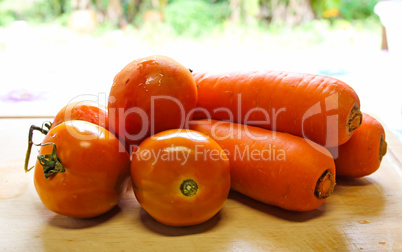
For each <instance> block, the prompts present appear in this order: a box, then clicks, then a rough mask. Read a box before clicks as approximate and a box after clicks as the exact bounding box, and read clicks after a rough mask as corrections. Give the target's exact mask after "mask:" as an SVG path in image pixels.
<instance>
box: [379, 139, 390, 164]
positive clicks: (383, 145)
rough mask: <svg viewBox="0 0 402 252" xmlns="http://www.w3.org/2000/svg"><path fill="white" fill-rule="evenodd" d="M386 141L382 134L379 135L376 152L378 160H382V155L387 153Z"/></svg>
mask: <svg viewBox="0 0 402 252" xmlns="http://www.w3.org/2000/svg"><path fill="white" fill-rule="evenodd" d="M387 146H388V144H387V142H386V141H385V139H384V136H381V140H380V150H379V152H378V158H379V159H380V162H381V160H382V157H384V156H385V154H387Z"/></svg>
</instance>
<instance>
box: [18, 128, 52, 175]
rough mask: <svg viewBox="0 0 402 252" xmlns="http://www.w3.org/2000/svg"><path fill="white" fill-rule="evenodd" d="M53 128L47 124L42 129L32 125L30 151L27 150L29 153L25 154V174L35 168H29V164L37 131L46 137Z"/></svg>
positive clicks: (29, 142)
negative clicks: (34, 135)
mask: <svg viewBox="0 0 402 252" xmlns="http://www.w3.org/2000/svg"><path fill="white" fill-rule="evenodd" d="M51 126H52V124H51V123H49V122H45V123H43V124H42V127H38V126H35V125H31V127H30V128H29V133H28V149H27V152H26V154H25V164H24V170H25V172H28V171H30V170H31V169H32V168H33V166H32V167H31V168H28V163H29V157H30V156H31V150H32V145H34V143H33V141H32V138H33V133H34V131H35V130H37V131H39V132H41V133H42V134H44V135H46V134H47V133H48V132H49V129H50V127H51ZM35 145H36V146H39V145H40V144H35Z"/></svg>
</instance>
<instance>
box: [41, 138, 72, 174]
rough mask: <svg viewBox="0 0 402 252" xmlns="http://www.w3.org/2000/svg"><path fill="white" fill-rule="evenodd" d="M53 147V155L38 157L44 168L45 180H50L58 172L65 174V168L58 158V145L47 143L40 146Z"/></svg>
mask: <svg viewBox="0 0 402 252" xmlns="http://www.w3.org/2000/svg"><path fill="white" fill-rule="evenodd" d="M46 145H53V150H52V153H51V154H45V155H38V160H39V163H40V164H41V165H42V166H43V174H45V178H49V177H51V176H52V175H54V174H56V173H58V172H65V171H66V170H65V169H64V166H63V165H62V164H61V162H60V160H59V158H58V157H57V154H56V151H57V148H56V144H55V143H45V144H41V145H40V146H46Z"/></svg>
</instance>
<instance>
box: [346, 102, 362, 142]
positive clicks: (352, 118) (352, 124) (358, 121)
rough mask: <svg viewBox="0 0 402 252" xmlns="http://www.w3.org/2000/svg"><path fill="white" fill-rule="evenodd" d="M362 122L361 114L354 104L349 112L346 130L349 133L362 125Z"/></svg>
mask: <svg viewBox="0 0 402 252" xmlns="http://www.w3.org/2000/svg"><path fill="white" fill-rule="evenodd" d="M362 122H363V114H362V112H361V111H360V109H359V108H358V107H357V106H354V107H353V108H352V110H351V111H350V114H349V120H348V131H349V135H351V134H352V133H353V131H354V130H355V129H357V128H359V127H360V125H362Z"/></svg>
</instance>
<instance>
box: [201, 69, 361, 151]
mask: <svg viewBox="0 0 402 252" xmlns="http://www.w3.org/2000/svg"><path fill="white" fill-rule="evenodd" d="M193 77H194V79H195V81H196V83H197V85H198V104H197V106H198V108H197V111H196V112H195V113H194V119H205V118H212V119H217V120H229V121H233V122H237V123H243V124H248V125H253V126H258V127H262V128H266V129H270V130H276V131H281V132H286V133H290V134H293V135H297V136H301V137H305V138H308V139H310V140H312V141H315V142H317V143H319V144H321V145H324V146H326V147H332V146H338V145H340V144H343V143H345V142H346V141H347V140H348V139H349V138H350V136H351V135H352V133H353V131H354V130H355V129H356V128H358V127H359V126H360V124H361V112H360V101H359V97H358V96H357V94H356V93H355V91H354V90H353V89H352V88H351V87H350V86H348V85H347V84H346V83H344V82H342V81H340V80H336V79H333V78H330V77H325V76H318V75H313V74H299V73H290V72H277V71H260V72H258V71H255V72H239V73H228V74H208V73H193Z"/></svg>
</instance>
